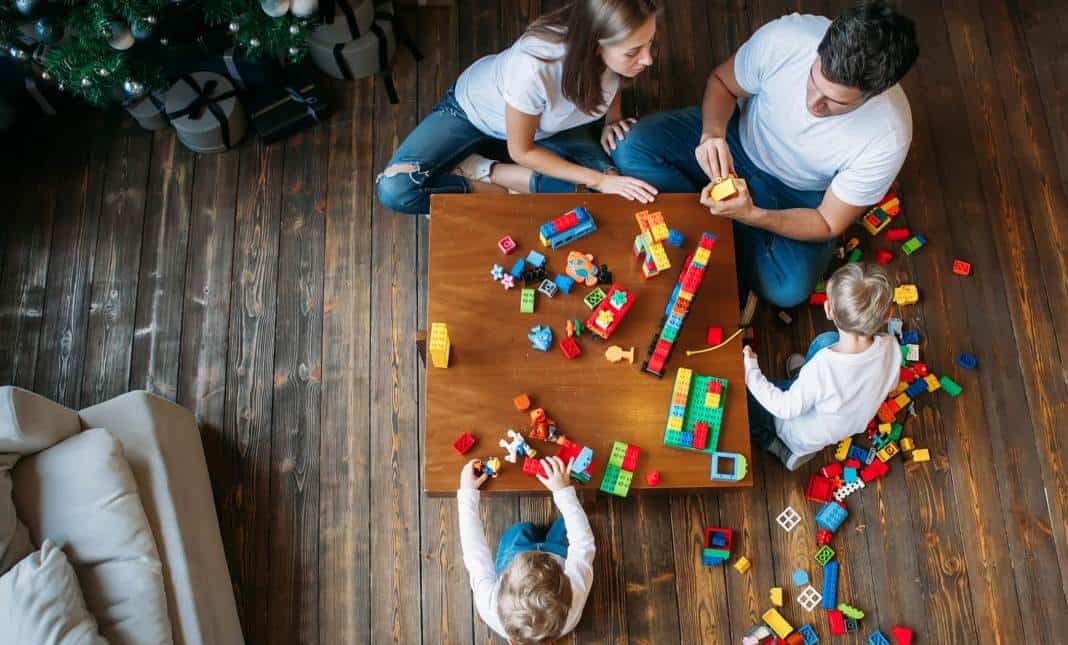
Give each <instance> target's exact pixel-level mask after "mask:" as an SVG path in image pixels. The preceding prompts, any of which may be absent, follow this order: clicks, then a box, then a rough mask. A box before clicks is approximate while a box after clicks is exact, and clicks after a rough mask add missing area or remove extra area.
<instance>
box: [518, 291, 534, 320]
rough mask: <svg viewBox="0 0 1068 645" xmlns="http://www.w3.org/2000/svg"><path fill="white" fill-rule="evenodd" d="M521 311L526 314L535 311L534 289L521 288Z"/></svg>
mask: <svg viewBox="0 0 1068 645" xmlns="http://www.w3.org/2000/svg"><path fill="white" fill-rule="evenodd" d="M519 312H520V313H524V314H532V313H534V290H533V289H521V290H520V291H519Z"/></svg>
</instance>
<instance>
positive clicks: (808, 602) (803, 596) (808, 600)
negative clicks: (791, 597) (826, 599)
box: [797, 585, 823, 611]
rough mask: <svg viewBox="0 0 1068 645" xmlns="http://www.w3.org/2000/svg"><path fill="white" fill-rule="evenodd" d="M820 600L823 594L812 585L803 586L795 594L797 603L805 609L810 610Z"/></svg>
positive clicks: (816, 605) (817, 604)
mask: <svg viewBox="0 0 1068 645" xmlns="http://www.w3.org/2000/svg"><path fill="white" fill-rule="evenodd" d="M822 600H823V596H821V595H820V592H818V591H816V588H815V587H813V586H812V585H809V586H807V587H805V588H804V589H803V590H802V591H801V593H800V594H798V596H797V604H799V605H801V607H803V608H804V610H805V611H812V610H813V609H815V608H816V607H818V606H819V604H820V601H822Z"/></svg>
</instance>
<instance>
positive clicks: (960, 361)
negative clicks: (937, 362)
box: [957, 352, 979, 370]
mask: <svg viewBox="0 0 1068 645" xmlns="http://www.w3.org/2000/svg"><path fill="white" fill-rule="evenodd" d="M957 365H960V366H961V367H963V368H964V369H966V370H974V369H975V368H976V367H978V366H979V361H978V360H976V358H975V356H973V355H972V354H969V353H968V352H961V353H960V356H958V357H957Z"/></svg>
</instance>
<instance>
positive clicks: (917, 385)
mask: <svg viewBox="0 0 1068 645" xmlns="http://www.w3.org/2000/svg"><path fill="white" fill-rule="evenodd" d="M926 393H927V381H925V380H923V379H922V378H918V379H916V380H915V381H913V382H912V384H911V385H909V389H907V390H905V394H908V395H909V398H910V399H914V400H915V399H918V398H919V397H920V395H921V394H926Z"/></svg>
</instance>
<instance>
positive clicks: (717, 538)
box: [701, 526, 731, 567]
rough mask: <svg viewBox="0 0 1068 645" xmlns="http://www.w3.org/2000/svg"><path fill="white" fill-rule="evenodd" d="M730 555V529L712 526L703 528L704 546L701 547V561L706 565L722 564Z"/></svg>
mask: <svg viewBox="0 0 1068 645" xmlns="http://www.w3.org/2000/svg"><path fill="white" fill-rule="evenodd" d="M730 557H731V530H730V529H720V528H715V527H712V526H709V527H706V528H705V546H704V548H703V549H701V563H702V564H704V565H705V566H706V567H712V566H716V565H719V564H723V563H724V562H726V561H727V560H729V559H730Z"/></svg>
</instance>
